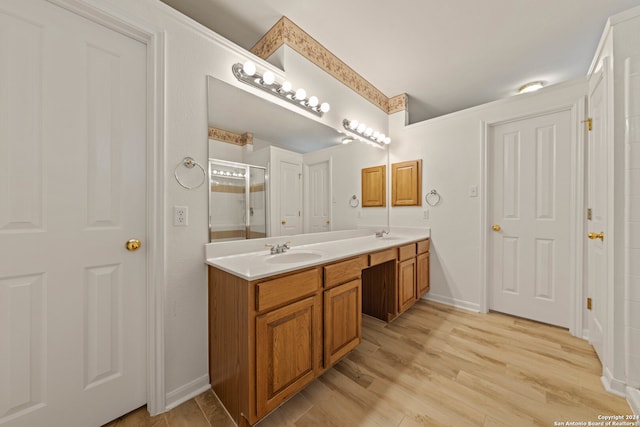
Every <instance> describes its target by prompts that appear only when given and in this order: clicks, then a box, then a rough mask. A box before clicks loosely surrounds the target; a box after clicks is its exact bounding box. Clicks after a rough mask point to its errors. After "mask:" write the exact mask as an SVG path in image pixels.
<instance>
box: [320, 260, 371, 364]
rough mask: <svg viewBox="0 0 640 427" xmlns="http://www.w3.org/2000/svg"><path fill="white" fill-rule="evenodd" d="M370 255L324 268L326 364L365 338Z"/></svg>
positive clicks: (335, 360) (337, 358) (336, 359)
mask: <svg viewBox="0 0 640 427" xmlns="http://www.w3.org/2000/svg"><path fill="white" fill-rule="evenodd" d="M366 267H367V257H366V255H363V256H360V257H357V258H353V259H350V260H346V261H341V262H338V263H335V264H331V265H327V266H325V267H324V288H325V290H324V366H325V367H326V368H328V367H330V366H332V365H333V364H335V363H336V362H337V361H338V360H340V359H341V358H342V357H343V356H345V355H346V354H347V353H349V352H350V351H351V350H353V349H354V348H356V347H357V346H358V344H360V342H361V341H362V279H361V275H362V269H363V268H366Z"/></svg>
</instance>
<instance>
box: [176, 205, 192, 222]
mask: <svg viewBox="0 0 640 427" xmlns="http://www.w3.org/2000/svg"><path fill="white" fill-rule="evenodd" d="M173 225H174V226H176V227H185V226H187V225H189V208H187V207H186V206H174V207H173Z"/></svg>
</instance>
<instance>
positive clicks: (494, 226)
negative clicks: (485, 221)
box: [491, 224, 502, 231]
mask: <svg viewBox="0 0 640 427" xmlns="http://www.w3.org/2000/svg"><path fill="white" fill-rule="evenodd" d="M491 229H492V230H493V231H500V230H502V228H500V226H499V225H498V224H493V226H491Z"/></svg>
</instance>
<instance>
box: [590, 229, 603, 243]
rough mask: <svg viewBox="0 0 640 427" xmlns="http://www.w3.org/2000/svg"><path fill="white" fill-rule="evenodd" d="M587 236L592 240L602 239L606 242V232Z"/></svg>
mask: <svg viewBox="0 0 640 427" xmlns="http://www.w3.org/2000/svg"><path fill="white" fill-rule="evenodd" d="M587 236H588V237H589V238H590V239H591V240H595V239H600V240H602V241H604V231H601V232H599V233H589V234H587Z"/></svg>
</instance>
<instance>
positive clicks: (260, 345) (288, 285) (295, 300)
mask: <svg viewBox="0 0 640 427" xmlns="http://www.w3.org/2000/svg"><path fill="white" fill-rule="evenodd" d="M319 289H320V275H319V271H318V269H313V270H306V271H302V272H299V273H292V274H289V275H286V276H283V277H279V278H277V279H273V280H268V281H266V282H262V283H258V284H256V285H255V292H256V309H257V310H260V311H266V312H265V313H263V314H258V315H257V316H256V318H255V328H256V329H255V343H256V348H255V354H256V376H255V384H256V406H257V407H256V410H257V415H258V417H259V418H260V417H263V416H264V415H266V414H268V413H269V412H271V411H272V410H274V409H275V408H277V407H278V406H279V405H280V404H281V403H282V402H284V401H285V400H286V399H287V398H289V397H290V396H292V395H293V394H295V393H296V392H298V391H299V390H300V389H302V387H304V386H305V385H307V384H308V383H310V382H311V381H312V380H313V379H314V378H315V377H316V376H317V375H318V372H319V370H320V367H321V357H322V356H321V350H322V338H321V334H322V330H321V328H322V326H321V318H322V314H321V313H322V306H321V304H322V303H321V300H320V296H319V294H318V291H319ZM304 296H307V297H306V298H304ZM301 297H302V298H304V299H302V300H300V298H301ZM277 306H280V308H276V309H272V308H273V307H277Z"/></svg>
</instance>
